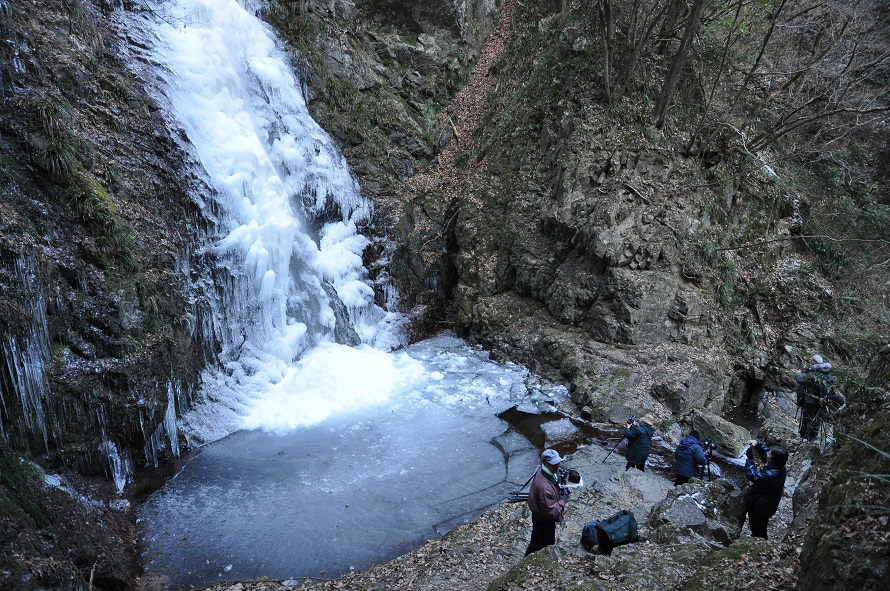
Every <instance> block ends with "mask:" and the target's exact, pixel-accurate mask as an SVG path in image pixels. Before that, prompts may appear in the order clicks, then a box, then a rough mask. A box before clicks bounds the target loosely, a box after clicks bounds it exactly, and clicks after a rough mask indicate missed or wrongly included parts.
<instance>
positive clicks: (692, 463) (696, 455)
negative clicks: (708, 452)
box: [674, 429, 708, 486]
mask: <svg viewBox="0 0 890 591" xmlns="http://www.w3.org/2000/svg"><path fill="white" fill-rule="evenodd" d="M699 437H700V435H699V434H698V431H696V430H695V429H693V430H692V431H690V432H689V435H687V436H686V437H684V438H683V440H682V441H680V444H679V445H678V446H677V449H675V450H674V471H675V472H676V473H677V475H676V478H675V479H674V486H677V485H680V484H686V483H687V482H689V479H690V478H692V477H693V476H698V473H699V467H700V466H705V465H707V463H708V458H707V457H706V456H705V450H704V449H703V448H702V446H701V441H699Z"/></svg>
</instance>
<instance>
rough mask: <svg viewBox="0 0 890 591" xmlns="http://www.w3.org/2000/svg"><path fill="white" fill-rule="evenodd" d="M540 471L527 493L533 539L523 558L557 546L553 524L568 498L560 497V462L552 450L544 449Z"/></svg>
mask: <svg viewBox="0 0 890 591" xmlns="http://www.w3.org/2000/svg"><path fill="white" fill-rule="evenodd" d="M541 459H542V463H541V467H540V468H539V469H538V471H537V472H536V473H535V475H534V477H533V478H532V485H531V488H530V489H529V493H528V508H529V509H531V511H532V539H531V541H530V542H529V544H528V548H527V549H526V551H525V555H526V556H528V555H529V554H531V553H532V552H537V551H538V550H540V549H541V548H546V547H547V546H551V545H553V544H555V543H556V524H557V523H559V522H560V521H562V514H563V511H564V510H565V508H566V501H567V500H568V498H569V493H568V490H566V491H565V493H564V494H560V488H559V465H560V464H561V463H562V461H563V458H561V457H559V452H557V451H556V450H555V449H545V450H544V453H543V454H541Z"/></svg>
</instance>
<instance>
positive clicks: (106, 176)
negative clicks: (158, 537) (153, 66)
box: [0, 0, 212, 589]
mask: <svg viewBox="0 0 890 591" xmlns="http://www.w3.org/2000/svg"><path fill="white" fill-rule="evenodd" d="M111 10H112V4H111V3H104V2H100V3H96V4H91V3H88V2H81V1H80V0H76V1H74V2H65V3H60V2H51V1H43V0H33V1H32V0H21V1H18V0H16V1H14V2H0V32H2V40H0V104H2V106H0V401H2V403H0V436H2V439H3V440H5V442H4V443H3V446H2V449H0V459H2V462H3V468H2V469H0V472H2V473H3V477H2V482H0V499H2V500H0V505H2V511H0V513H2V514H3V518H2V524H0V548H2V550H0V554H2V556H3V558H2V566H0V586H3V587H4V588H6V587H7V586H8V585H11V587H10V588H23V589H30V588H36V587H44V588H57V589H67V588H71V589H82V588H84V585H86V582H87V581H89V579H90V578H93V584H94V585H95V586H96V587H97V588H107V589H111V588H124V587H126V586H127V585H129V584H130V583H131V581H132V578H133V572H134V567H135V562H134V561H133V559H132V555H131V549H132V547H131V545H130V540H129V539H124V538H127V536H128V535H129V533H128V528H129V527H130V526H129V518H128V516H127V515H126V514H125V513H122V512H120V511H118V510H116V509H109V508H108V506H107V505H106V504H105V503H104V501H102V500H101V499H102V497H103V496H106V495H109V496H110V495H113V494H114V493H115V491H114V488H115V484H116V485H117V486H119V487H120V486H123V485H124V484H125V483H126V482H127V479H128V478H129V477H130V476H131V475H132V474H133V473H134V472H137V471H138V470H141V469H142V468H143V467H145V466H146V465H148V466H152V465H154V464H155V463H156V462H158V461H162V460H163V458H164V457H165V456H166V457H169V456H171V454H172V453H173V451H174V450H175V451H176V452H178V447H179V442H178V439H177V437H176V435H175V431H173V433H172V437H171V436H170V433H169V432H168V431H167V430H166V429H165V427H164V419H165V416H167V415H168V412H170V411H171V410H172V412H176V411H177V410H178V409H180V408H182V407H183V406H184V405H186V404H188V397H189V392H190V391H191V389H192V387H193V385H194V383H195V380H196V378H197V372H198V371H199V369H200V367H201V366H202V365H203V364H204V363H205V362H206V361H208V359H209V355H206V354H205V353H207V352H208V351H207V347H212V344H211V343H210V341H209V339H206V335H202V334H201V313H202V312H201V306H200V305H196V301H199V299H200V297H199V290H198V289H197V288H196V287H195V285H194V282H195V281H196V280H197V279H198V278H199V277H200V274H201V272H202V268H203V263H202V260H201V257H199V256H198V255H197V254H196V245H200V244H201V240H202V238H201V235H202V234H203V230H202V228H203V227H204V222H203V221H202V220H201V219H200V216H199V213H198V208H197V207H196V206H195V205H194V204H193V203H192V201H191V197H190V196H189V189H190V188H191V187H194V186H195V185H196V184H197V183H198V181H197V178H196V177H195V176H194V175H193V174H192V173H191V172H190V171H189V168H188V166H187V162H188V157H187V151H186V150H185V149H184V148H183V146H181V145H180V143H181V140H180V139H178V138H174V137H171V136H170V134H169V133H168V131H167V129H166V127H165V125H164V124H163V121H162V119H161V115H160V112H159V107H158V105H156V104H155V103H154V102H153V101H152V100H151V98H150V97H149V96H147V94H146V92H145V91H144V90H143V84H142V82H141V81H140V80H139V79H138V78H136V77H135V76H134V75H132V74H131V73H130V72H129V71H128V70H127V69H126V68H125V66H124V63H123V60H122V51H121V50H122V44H123V43H124V42H125V41H124V40H123V39H122V38H121V37H120V35H119V33H118V32H117V31H115V30H114V29H113V28H112V27H111V25H110V20H109V19H110V15H111ZM7 444H8V446H9V447H7ZM17 453H18V454H24V455H25V456H27V457H29V458H30V459H40V461H41V463H42V464H43V465H44V467H45V468H46V469H47V470H49V471H51V472H64V473H67V474H68V476H69V480H67V481H66V484H65V485H64V486H61V488H60V487H53V486H50V485H47V484H46V483H44V482H43V481H42V476H41V475H40V473H39V469H37V468H34V469H33V470H34V471H33V473H32V471H31V468H29V467H28V466H30V464H28V463H27V462H26V461H25V460H23V459H20V458H19V457H18V456H17V455H16V454H17ZM12 467H14V468H15V471H13V472H12V473H10V472H9V470H7V468H12ZM19 470H21V471H23V473H22V474H17V471H19ZM78 474H83V475H87V476H98V477H100V479H101V480H102V481H105V482H110V483H111V484H110V485H99V486H95V485H91V484H89V483H87V482H84V481H83V480H82V479H81V478H80V477H79V476H78ZM115 481H116V482H115ZM66 491H67V492H66ZM100 506H101V507H102V508H101V509H100V508H99V507H100Z"/></svg>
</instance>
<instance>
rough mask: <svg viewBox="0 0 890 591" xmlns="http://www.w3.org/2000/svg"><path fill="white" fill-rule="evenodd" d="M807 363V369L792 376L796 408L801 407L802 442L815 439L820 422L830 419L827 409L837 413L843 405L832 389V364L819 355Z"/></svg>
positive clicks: (837, 393) (839, 396)
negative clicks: (795, 384)
mask: <svg viewBox="0 0 890 591" xmlns="http://www.w3.org/2000/svg"><path fill="white" fill-rule="evenodd" d="M810 361H812V364H811V365H810V366H809V368H807V370H806V371H804V372H800V373H798V374H797V375H796V376H795V377H794V380H795V381H796V382H797V406H799V407H800V438H801V439H803V440H812V439H816V437H817V435H818V434H819V427H820V426H821V425H822V423H825V422H828V421H830V420H831V415H830V413H829V409H832V410H837V409H838V408H839V407H841V406H842V405H843V404H844V403H845V402H846V401H845V400H844V397H843V396H842V395H841V394H840V393H839V392H837V391H836V390H835V389H834V375H833V374H832V373H831V364H830V363H828V362H827V361H825V360H824V359H823V358H822V356H821V355H813V356H812V357H811V358H810Z"/></svg>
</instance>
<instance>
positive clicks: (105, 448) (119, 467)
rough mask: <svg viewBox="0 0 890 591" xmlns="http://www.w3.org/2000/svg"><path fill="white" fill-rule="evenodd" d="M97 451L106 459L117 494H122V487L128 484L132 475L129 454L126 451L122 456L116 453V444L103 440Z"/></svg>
mask: <svg viewBox="0 0 890 591" xmlns="http://www.w3.org/2000/svg"><path fill="white" fill-rule="evenodd" d="M99 451H101V452H103V453H104V454H105V455H106V457H107V458H108V469H109V471H110V472H111V477H112V479H114V485H115V487H117V492H119V493H122V492H124V487H125V486H127V484H128V483H129V482H130V479H131V477H132V474H133V470H132V468H131V463H132V462H131V461H130V452H129V451H127V450H126V449H125V450H124V454H123V455H121V453H120V452H118V449H117V444H115V443H114V442H113V441H111V440H105V441H103V442H102V444H101V445H99Z"/></svg>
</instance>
